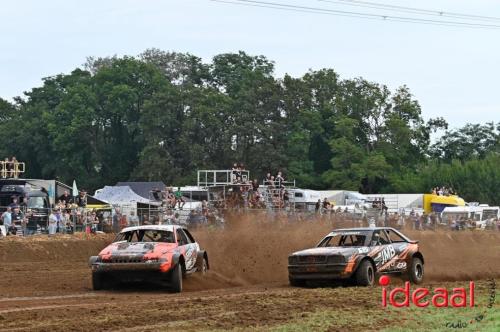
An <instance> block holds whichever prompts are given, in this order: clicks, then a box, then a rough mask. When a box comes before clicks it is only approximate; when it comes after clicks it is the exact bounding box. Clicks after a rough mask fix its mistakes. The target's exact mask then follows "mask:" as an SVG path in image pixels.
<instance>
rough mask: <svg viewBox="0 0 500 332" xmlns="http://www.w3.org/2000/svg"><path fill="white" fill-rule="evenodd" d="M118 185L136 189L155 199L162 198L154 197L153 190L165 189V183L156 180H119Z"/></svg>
mask: <svg viewBox="0 0 500 332" xmlns="http://www.w3.org/2000/svg"><path fill="white" fill-rule="evenodd" d="M116 186H119V187H125V186H128V187H130V189H132V191H134V192H135V193H136V194H138V195H139V196H142V197H144V198H146V199H155V200H157V201H159V200H161V199H159V198H156V197H154V195H153V191H161V190H164V189H165V184H164V183H163V182H161V181H156V182H118V183H117V184H116Z"/></svg>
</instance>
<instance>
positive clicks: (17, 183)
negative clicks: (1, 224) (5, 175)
mask: <svg viewBox="0 0 500 332" xmlns="http://www.w3.org/2000/svg"><path fill="white" fill-rule="evenodd" d="M14 199H17V204H18V205H20V206H21V208H23V209H26V210H27V209H30V210H31V212H32V217H33V218H34V219H35V220H36V222H37V224H38V225H39V226H40V228H41V229H42V231H46V230H47V225H48V220H49V214H50V208H51V202H50V195H49V191H48V190H47V189H46V188H44V187H41V186H38V185H34V184H33V183H31V182H30V181H29V180H23V179H2V180H0V211H1V212H3V211H5V210H6V209H7V207H8V206H9V205H10V204H12V203H13V202H14ZM24 212H25V211H24Z"/></svg>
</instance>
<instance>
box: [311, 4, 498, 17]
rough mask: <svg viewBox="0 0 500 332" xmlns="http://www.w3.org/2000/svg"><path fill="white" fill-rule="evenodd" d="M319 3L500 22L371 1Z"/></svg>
mask: <svg viewBox="0 0 500 332" xmlns="http://www.w3.org/2000/svg"><path fill="white" fill-rule="evenodd" d="M317 1H318V2H326V3H333V4H342V5H347V6H354V7H364V8H376V9H384V10H390V11H395V12H404V13H412V14H421V15H433V16H439V17H451V18H461V19H468V20H474V21H493V22H495V21H496V22H500V17H493V16H483V15H472V14H463V13H455V12H448V11H441V10H432V9H422V8H415V7H406V6H397V5H390V4H383V3H376V2H370V1H358V0H317Z"/></svg>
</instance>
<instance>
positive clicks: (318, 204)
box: [315, 199, 321, 213]
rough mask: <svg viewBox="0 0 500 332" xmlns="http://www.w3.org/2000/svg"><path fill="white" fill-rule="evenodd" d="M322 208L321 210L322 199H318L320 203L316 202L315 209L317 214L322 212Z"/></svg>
mask: <svg viewBox="0 0 500 332" xmlns="http://www.w3.org/2000/svg"><path fill="white" fill-rule="evenodd" d="M320 208H321V199H318V201H317V202H316V208H315V211H316V213H318V212H319V211H320Z"/></svg>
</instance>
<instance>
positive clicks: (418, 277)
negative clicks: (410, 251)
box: [408, 257, 424, 285]
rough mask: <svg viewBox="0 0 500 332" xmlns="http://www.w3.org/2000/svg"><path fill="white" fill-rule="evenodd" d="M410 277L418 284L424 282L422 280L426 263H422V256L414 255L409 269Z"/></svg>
mask: <svg viewBox="0 0 500 332" xmlns="http://www.w3.org/2000/svg"><path fill="white" fill-rule="evenodd" d="M408 277H409V278H410V281H411V282H412V283H414V284H416V285H418V284H420V283H422V280H424V263H422V260H421V259H420V258H418V257H413V259H412V261H411V266H410V269H409V270H408Z"/></svg>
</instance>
